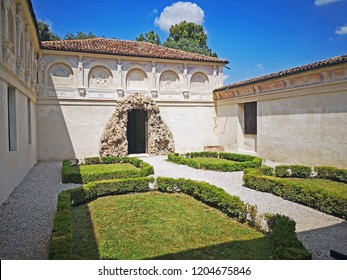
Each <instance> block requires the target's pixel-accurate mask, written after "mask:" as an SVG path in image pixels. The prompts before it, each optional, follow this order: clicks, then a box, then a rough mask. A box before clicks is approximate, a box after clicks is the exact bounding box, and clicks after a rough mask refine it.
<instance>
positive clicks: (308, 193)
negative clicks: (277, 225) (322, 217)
mask: <svg viewBox="0 0 347 280" xmlns="http://www.w3.org/2000/svg"><path fill="white" fill-rule="evenodd" d="M311 180H315V179H311ZM243 181H244V186H245V187H248V188H251V189H255V190H258V191H263V192H269V193H272V194H274V195H277V196H280V197H283V198H284V199H287V200H290V201H294V202H297V203H301V204H304V205H307V206H309V207H312V208H315V209H317V210H319V211H322V212H325V213H328V214H331V215H334V216H337V217H340V218H343V219H346V218H347V200H346V198H344V197H340V196H338V195H337V194H336V193H333V192H329V191H328V190H325V189H322V188H319V187H310V188H307V187H305V186H304V185H303V184H302V183H300V182H298V181H292V180H290V179H289V178H278V177H270V176H264V175H262V174H261V172H260V171H259V170H257V169H248V170H246V171H245V173H244V175H243Z"/></svg>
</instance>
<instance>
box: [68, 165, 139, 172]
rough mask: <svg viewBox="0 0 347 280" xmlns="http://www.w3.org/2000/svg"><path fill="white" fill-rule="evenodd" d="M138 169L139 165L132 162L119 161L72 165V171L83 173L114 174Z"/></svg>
mask: <svg viewBox="0 0 347 280" xmlns="http://www.w3.org/2000/svg"><path fill="white" fill-rule="evenodd" d="M127 170H138V168H137V167H135V166H134V165H132V164H130V163H117V164H92V165H80V166H71V173H81V174H90V173H94V174H112V173H115V172H120V171H127Z"/></svg>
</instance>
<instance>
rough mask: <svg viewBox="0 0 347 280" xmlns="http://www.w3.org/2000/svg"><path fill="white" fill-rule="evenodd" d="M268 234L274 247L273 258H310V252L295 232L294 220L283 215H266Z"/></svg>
mask: <svg viewBox="0 0 347 280" xmlns="http://www.w3.org/2000/svg"><path fill="white" fill-rule="evenodd" d="M266 220H267V224H268V227H269V230H270V234H271V235H270V236H271V240H272V243H273V246H274V248H275V252H274V255H273V257H274V259H275V260H311V259H312V254H311V253H310V252H309V251H308V250H307V249H306V248H305V246H304V245H303V244H302V243H301V241H300V240H299V239H298V238H297V236H296V234H295V225H296V223H295V221H294V220H292V219H290V218H288V217H286V216H283V215H279V214H276V215H273V214H267V215H266Z"/></svg>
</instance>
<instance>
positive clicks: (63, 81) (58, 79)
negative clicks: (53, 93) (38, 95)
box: [47, 63, 74, 87]
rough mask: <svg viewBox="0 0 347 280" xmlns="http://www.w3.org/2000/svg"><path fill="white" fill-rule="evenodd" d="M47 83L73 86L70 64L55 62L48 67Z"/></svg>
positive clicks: (49, 84) (56, 85)
mask: <svg viewBox="0 0 347 280" xmlns="http://www.w3.org/2000/svg"><path fill="white" fill-rule="evenodd" d="M47 85H48V86H53V87H73V86H74V74H73V72H72V69H71V67H70V66H68V65H66V64H63V63H57V64H54V65H52V66H50V67H49V69H48V75H47Z"/></svg>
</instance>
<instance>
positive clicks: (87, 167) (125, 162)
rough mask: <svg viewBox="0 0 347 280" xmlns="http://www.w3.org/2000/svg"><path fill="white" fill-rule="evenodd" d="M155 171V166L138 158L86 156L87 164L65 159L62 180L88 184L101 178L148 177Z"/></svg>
mask: <svg viewBox="0 0 347 280" xmlns="http://www.w3.org/2000/svg"><path fill="white" fill-rule="evenodd" d="M153 173H154V170H153V167H152V166H151V165H149V164H148V163H146V162H144V161H142V160H140V159H138V158H128V157H119V158H118V157H103V158H86V159H85V164H81V165H71V162H70V161H69V160H64V161H63V168H62V182H63V183H83V184H86V183H89V182H92V181H99V180H109V179H119V178H137V177H146V176H148V175H150V174H153Z"/></svg>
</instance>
